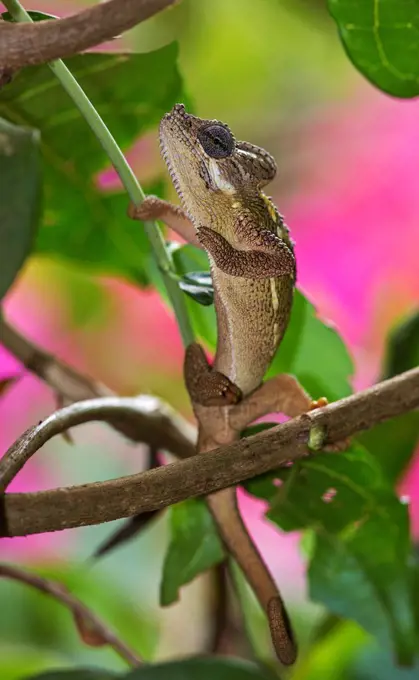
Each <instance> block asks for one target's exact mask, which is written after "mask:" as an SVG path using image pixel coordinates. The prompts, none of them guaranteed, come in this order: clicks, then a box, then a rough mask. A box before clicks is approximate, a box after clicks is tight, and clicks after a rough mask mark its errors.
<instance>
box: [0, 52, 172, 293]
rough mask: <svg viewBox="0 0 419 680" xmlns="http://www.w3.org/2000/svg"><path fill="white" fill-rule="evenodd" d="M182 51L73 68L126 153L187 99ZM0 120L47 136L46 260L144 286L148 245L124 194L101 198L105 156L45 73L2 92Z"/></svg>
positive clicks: (23, 77) (19, 79) (84, 58)
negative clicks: (180, 67) (181, 72)
mask: <svg viewBox="0 0 419 680" xmlns="http://www.w3.org/2000/svg"><path fill="white" fill-rule="evenodd" d="M176 60H177V47H176V45H169V46H167V47H164V48H162V49H160V50H156V51H155V52H151V53H149V54H131V55H121V54H116V55H110V54H84V55H79V56H76V57H73V58H71V59H69V60H68V61H67V64H68V66H69V68H70V70H71V71H72V73H73V74H74V76H75V77H76V78H77V80H78V81H79V83H80V85H81V86H82V87H83V88H84V90H85V91H86V93H87V95H88V96H89V98H90V99H91V101H92V103H93V105H94V106H95V107H96V108H97V110H98V111H99V113H100V114H101V116H102V117H103V119H104V121H105V123H106V124H107V125H108V127H109V128H110V130H111V132H112V133H113V134H114V136H115V138H116V141H117V142H118V144H119V145H120V146H121V148H123V149H125V148H127V147H128V146H130V145H131V144H132V143H133V141H134V140H135V139H136V138H137V137H138V136H139V135H141V134H142V133H144V132H145V131H146V130H148V129H150V128H151V127H152V126H154V125H156V124H157V123H158V121H159V120H160V118H161V116H162V115H163V114H164V113H165V112H166V111H168V110H169V109H170V108H171V106H172V105H173V104H174V103H175V101H178V100H179V99H181V98H182V89H181V80H180V76H179V73H178V70H177V65H176ZM0 115H2V116H3V117H4V118H5V119H7V120H9V121H11V122H14V123H17V124H19V125H21V124H24V125H29V126H31V127H36V128H38V129H39V130H40V131H41V134H42V145H41V149H42V152H43V159H44V175H45V210H44V219H43V225H42V228H41V229H40V231H39V235H38V240H37V250H38V252H39V253H43V254H45V255H49V256H52V257H59V258H63V259H66V260H70V261H72V262H73V263H74V262H75V263H78V264H80V265H82V266H84V267H87V268H89V269H90V270H92V271H96V272H98V273H106V274H115V275H122V276H124V277H128V278H130V279H131V280H133V281H139V282H141V283H145V282H147V281H148V280H149V276H148V271H147V269H148V254H149V252H150V251H149V245H148V241H147V239H146V236H145V234H144V230H143V229H142V228H141V225H140V224H139V223H138V222H134V221H133V220H129V219H128V218H127V217H126V209H127V205H128V198H127V197H126V195H125V194H122V193H121V194H118V193H114V192H112V193H110V194H109V193H107V194H104V193H101V192H100V191H99V190H98V187H97V178H96V174H97V173H98V171H100V170H101V169H102V168H104V167H106V166H107V165H109V162H108V160H107V158H106V155H105V153H104V151H103V150H102V148H101V147H100V145H99V143H98V141H97V139H96V138H95V136H94V135H93V133H92V131H91V130H90V129H89V127H88V125H87V124H86V122H85V121H84V119H83V118H82V116H81V114H80V113H79V111H78V110H77V108H76V107H75V105H74V104H73V102H72V100H71V99H70V97H69V96H68V95H67V93H66V92H65V91H64V90H63V88H62V87H61V85H60V83H59V82H58V80H57V79H56V78H55V77H54V75H53V74H52V73H51V71H50V70H49V69H48V68H47V67H46V66H39V67H32V68H27V69H24V70H23V71H22V72H21V73H19V74H18V75H17V76H16V77H15V79H14V80H13V82H12V83H11V84H10V85H8V86H7V87H5V88H3V89H2V90H1V91H0Z"/></svg>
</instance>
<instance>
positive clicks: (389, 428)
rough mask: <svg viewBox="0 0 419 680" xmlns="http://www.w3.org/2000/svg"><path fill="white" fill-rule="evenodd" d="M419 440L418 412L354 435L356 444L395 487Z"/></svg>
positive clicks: (405, 414) (406, 414)
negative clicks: (363, 449)
mask: <svg viewBox="0 0 419 680" xmlns="http://www.w3.org/2000/svg"><path fill="white" fill-rule="evenodd" d="M418 438H419V411H412V412H411V413H404V414H403V415H401V416H399V417H398V418H393V419H392V420H387V421H385V422H384V423H380V425H376V426H375V427H374V428H373V429H372V430H368V431H367V432H362V433H361V434H360V435H358V437H357V439H358V441H359V442H360V443H361V444H363V445H364V446H366V447H367V449H368V451H369V452H370V453H371V454H372V455H373V456H375V457H376V459H377V460H378V462H379V463H380V465H381V467H382V469H383V472H384V474H385V475H386V477H387V478H388V479H389V480H390V481H391V482H393V483H395V482H396V481H397V480H398V479H399V478H400V477H401V475H402V474H403V472H405V470H406V468H407V467H408V465H409V463H410V461H411V460H412V456H413V455H414V453H415V446H416V443H417V441H418Z"/></svg>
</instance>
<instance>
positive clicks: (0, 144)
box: [0, 118, 41, 299]
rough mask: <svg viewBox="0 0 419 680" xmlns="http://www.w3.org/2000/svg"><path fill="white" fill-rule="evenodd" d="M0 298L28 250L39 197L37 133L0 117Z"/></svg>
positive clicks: (38, 209)
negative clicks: (11, 123)
mask: <svg viewBox="0 0 419 680" xmlns="http://www.w3.org/2000/svg"><path fill="white" fill-rule="evenodd" d="M0 177H1V181H0V299H1V298H3V297H4V295H5V294H6V292H7V290H8V289H9V287H10V286H11V284H12V283H13V281H14V279H15V277H16V275H17V273H18V271H19V269H20V268H21V266H22V264H23V262H24V261H25V259H26V257H27V255H28V254H29V253H30V251H31V248H32V245H33V241H34V237H35V231H36V228H37V226H38V219H39V212H40V198H41V178H40V156H39V134H38V132H37V131H36V130H29V129H26V128H22V127H17V126H15V125H10V124H9V123H8V122H6V121H5V120H2V119H1V118H0Z"/></svg>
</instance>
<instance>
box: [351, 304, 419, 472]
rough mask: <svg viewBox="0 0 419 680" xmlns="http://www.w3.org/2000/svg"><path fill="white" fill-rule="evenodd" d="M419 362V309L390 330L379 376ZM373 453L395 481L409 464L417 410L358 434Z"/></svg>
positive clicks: (418, 434)
mask: <svg viewBox="0 0 419 680" xmlns="http://www.w3.org/2000/svg"><path fill="white" fill-rule="evenodd" d="M418 365H419V311H416V312H414V313H413V314H411V315H410V316H409V317H408V318H407V319H405V320H403V321H402V323H401V324H399V325H398V326H396V328H395V329H394V330H393V331H392V332H391V333H390V335H389V338H388V341H387V348H386V355H385V360H384V370H383V375H382V379H383V380H384V379H386V378H392V377H393V376H395V375H398V374H399V373H402V372H403V371H408V370H409V369H410V368H415V367H416V366H418ZM358 439H359V441H361V442H362V443H363V444H364V445H365V446H366V447H367V449H368V450H369V451H370V452H371V453H372V454H374V455H375V456H376V457H377V459H378V460H379V461H380V464H381V466H382V468H383V470H384V472H385V474H386V475H387V477H388V478H389V479H390V480H392V481H393V482H396V481H397V479H398V478H399V477H400V476H401V475H402V473H403V472H404V471H405V470H406V468H407V466H408V465H409V463H410V461H411V459H412V456H413V454H414V452H415V447H416V444H417V442H418V439H419V411H412V413H405V414H403V415H401V416H399V417H398V418H393V419H392V420H388V421H386V422H384V423H381V424H380V425H376V426H375V427H374V428H373V429H372V430H369V431H368V432H363V433H362V434H361V435H359V437H358Z"/></svg>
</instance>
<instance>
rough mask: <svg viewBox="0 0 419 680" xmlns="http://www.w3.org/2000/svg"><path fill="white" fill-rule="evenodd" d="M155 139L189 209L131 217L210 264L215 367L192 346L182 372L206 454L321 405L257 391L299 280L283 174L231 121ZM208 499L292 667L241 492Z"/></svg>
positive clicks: (297, 392) (287, 631)
mask: <svg viewBox="0 0 419 680" xmlns="http://www.w3.org/2000/svg"><path fill="white" fill-rule="evenodd" d="M160 144H161V150H162V155H163V158H164V160H165V162H166V164H167V167H168V170H169V173H170V175H171V178H172V181H173V184H174V186H175V188H176V191H177V193H178V195H179V198H180V200H181V203H182V207H178V206H174V205H172V204H170V203H168V202H167V201H164V200H161V199H159V198H156V197H153V196H150V197H148V198H146V200H145V201H144V202H143V203H142V204H141V205H140V206H139V207H134V206H131V207H130V211H129V212H130V215H131V217H133V218H135V219H141V220H148V219H159V220H162V221H163V222H165V223H166V224H167V226H169V227H170V228H172V229H174V230H175V231H176V232H177V233H178V234H180V235H181V236H182V237H183V238H185V239H186V240H187V241H189V242H190V243H193V244H195V245H196V246H198V247H200V248H204V249H205V251H206V252H207V254H208V257H209V260H210V266H211V275H212V281H213V285H214V304H215V309H216V317H217V332H218V340H217V350H216V354H215V358H214V362H213V365H212V366H210V365H209V364H208V362H207V359H206V357H205V354H204V351H203V349H202V348H201V346H200V345H198V344H196V343H194V344H192V345H190V346H189V347H188V348H187V350H186V357H185V365H184V375H185V382H186V386H187V389H188V392H189V394H190V397H191V401H192V405H193V409H194V412H195V415H196V418H197V421H198V426H199V427H198V444H197V453H201V452H205V451H209V450H211V449H214V448H217V447H219V446H221V445H223V444H226V443H230V442H232V441H234V440H236V439H238V438H239V437H240V432H241V431H242V430H243V428H244V427H246V426H247V425H248V424H249V423H250V422H252V421H254V420H255V419H257V418H259V417H261V416H262V415H266V414H268V413H273V412H281V413H284V414H286V415H287V416H290V417H294V416H297V415H300V414H301V413H304V412H306V411H308V410H311V409H312V408H316V407H317V406H321V405H323V403H324V401H323V400H319V401H318V402H313V401H312V400H311V399H310V397H309V396H308V395H307V393H306V392H305V391H304V390H303V388H302V387H301V386H300V385H299V383H298V382H297V380H296V379H295V378H294V377H292V376H290V375H278V376H276V377H274V378H272V379H270V380H268V381H267V382H265V383H263V384H262V380H263V377H264V374H265V372H266V370H267V368H268V366H269V364H270V362H271V360H272V358H273V356H274V354H275V352H276V350H277V348H278V345H279V343H280V341H281V339H282V337H283V335H284V332H285V329H286V327H287V324H288V320H289V316H290V311H291V305H292V297H293V289H294V284H295V278H296V264H295V257H294V252H293V242H292V241H291V239H290V236H289V232H288V229H287V227H286V225H285V224H284V221H283V218H282V217H281V215H280V214H279V212H278V210H277V209H276V207H275V206H274V204H273V203H272V202H271V200H270V199H269V198H268V197H267V196H265V194H264V193H263V192H262V188H263V187H264V186H265V185H266V184H268V183H269V182H270V181H271V180H272V179H273V178H274V176H275V174H276V164H275V161H274V159H273V158H272V156H271V155H270V154H269V153H267V152H266V151H264V150H263V149H261V148H259V147H257V146H254V145H253V144H250V143H248V142H240V141H236V140H235V138H234V136H233V134H232V133H231V131H230V129H229V128H228V126H227V125H225V124H224V123H221V122H219V121H217V120H203V119H201V118H198V117H196V116H193V115H191V114H188V113H187V112H186V111H185V108H184V106H183V105H182V104H176V105H175V106H174V108H173V109H172V111H171V112H170V113H168V114H166V115H165V116H164V117H163V119H162V121H161V124H160ZM207 503H208V506H209V508H210V511H211V513H212V515H213V517H214V519H215V521H216V524H217V526H218V529H219V531H220V534H221V537H222V539H223V541H224V543H225V545H226V547H227V549H228V551H229V552H230V554H231V555H232V556H233V557H234V558H235V559H236V560H237V562H238V563H239V565H240V567H241V569H242V570H243V572H244V574H245V576H246V578H247V580H248V582H249V583H250V585H251V586H252V588H253V590H254V592H255V594H256V596H257V598H258V600H259V602H260V604H261V605H262V607H263V609H264V610H265V612H266V613H267V616H268V620H269V625H270V631H271V636H272V641H273V644H274V647H275V650H276V653H277V655H278V658H279V659H280V660H281V661H282V663H284V664H292V663H294V661H295V659H296V655H297V647H296V643H295V639H294V636H293V633H292V629H291V625H290V622H289V619H288V616H287V613H286V610H285V606H284V603H283V601H282V598H281V596H280V594H279V592H278V589H277V587H276V585H275V583H274V580H273V578H272V576H271V574H270V573H269V571H268V569H267V567H266V565H265V564H264V562H263V559H262V558H261V556H260V554H259V552H258V550H257V548H256V546H255V545H254V543H253V541H252V539H251V538H250V536H249V534H248V533H247V530H246V528H245V526H244V524H243V521H242V519H241V517H240V514H239V511H238V508H237V501H236V490H235V489H234V488H229V489H224V490H222V491H219V492H217V493H214V494H211V495H209V496H208V497H207Z"/></svg>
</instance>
